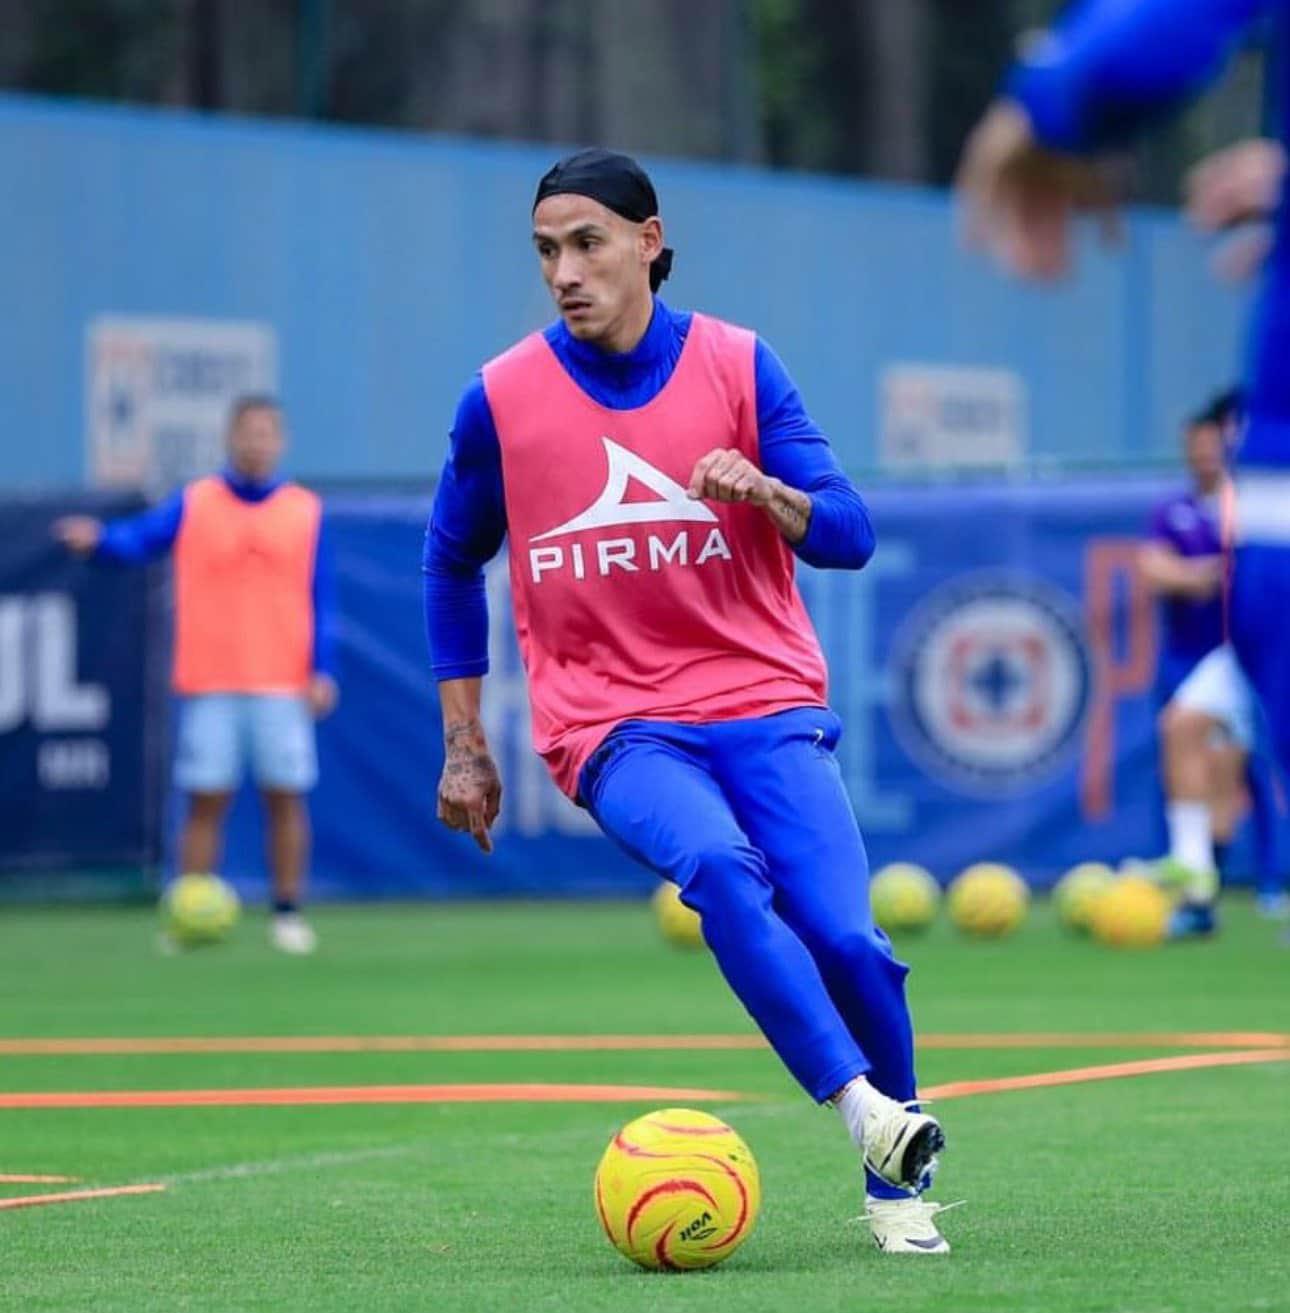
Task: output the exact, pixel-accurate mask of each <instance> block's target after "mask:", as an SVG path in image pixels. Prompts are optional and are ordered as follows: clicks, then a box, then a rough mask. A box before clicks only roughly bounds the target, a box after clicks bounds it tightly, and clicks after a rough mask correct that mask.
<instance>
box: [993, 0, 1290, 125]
mask: <svg viewBox="0 0 1290 1313" xmlns="http://www.w3.org/2000/svg"><path fill="white" fill-rule="evenodd" d="M1272 3H1273V0H1084V2H1083V3H1081V4H1076V5H1073V6H1071V7H1070V8H1069V9H1067V10H1066V11H1065V13H1064V14H1063V15H1062V18H1061V20H1060V21H1059V22H1058V23H1057V24H1056V26H1055V27H1054V28H1053V29H1052V30H1051V31H1050V32H1047V33H1045V34H1044V35H1043V36H1041V37H1040V38H1038V39H1037V40H1036V41H1035V42H1034V43H1033V44H1032V46H1031V48H1030V49H1029V50H1027V52H1026V53H1025V54H1024V55H1023V57H1022V59H1021V60H1020V61H1019V62H1018V63H1017V65H1016V66H1015V67H1014V68H1013V70H1012V72H1011V74H1010V75H1009V77H1008V80H1007V83H1006V88H1005V90H1006V92H1007V94H1008V95H1009V96H1011V97H1012V98H1013V99H1014V100H1017V101H1019V102H1020V103H1021V104H1022V105H1023V106H1024V107H1025V109H1026V112H1027V114H1028V115H1029V116H1030V121H1031V126H1032V128H1033V130H1034V133H1035V136H1036V137H1037V138H1038V140H1039V141H1041V142H1042V143H1043V144H1044V145H1047V146H1053V147H1057V148H1059V149H1064V150H1073V151H1078V150H1087V149H1094V148H1096V147H1098V146H1102V145H1105V144H1107V143H1108V142H1112V141H1115V140H1117V139H1121V138H1124V137H1127V136H1130V135H1132V134H1133V133H1134V132H1136V131H1137V130H1139V129H1140V128H1141V127H1143V126H1144V124H1145V123H1146V122H1147V120H1148V119H1150V118H1151V117H1152V116H1153V115H1154V114H1157V113H1159V112H1161V111H1165V110H1169V109H1172V108H1174V107H1176V106H1177V105H1179V104H1181V103H1182V102H1183V101H1185V100H1187V99H1189V98H1190V97H1192V96H1194V95H1196V94H1197V93H1198V92H1199V91H1200V90H1201V89H1202V88H1203V87H1204V86H1206V85H1207V84H1208V83H1209V82H1212V81H1213V80H1214V79H1215V78H1216V77H1217V76H1218V74H1219V72H1220V71H1221V70H1222V67H1223V64H1224V62H1225V60H1226V58H1227V55H1228V53H1229V51H1230V50H1231V48H1232V46H1233V44H1234V43H1235V42H1236V40H1237V39H1238V38H1239V37H1240V35H1241V33H1242V32H1243V31H1244V29H1245V28H1246V27H1247V26H1248V25H1249V24H1250V23H1251V22H1252V21H1253V20H1254V19H1255V18H1257V17H1258V16H1259V15H1260V14H1261V13H1263V12H1265V11H1267V10H1269V9H1270V8H1271V7H1272Z"/></svg>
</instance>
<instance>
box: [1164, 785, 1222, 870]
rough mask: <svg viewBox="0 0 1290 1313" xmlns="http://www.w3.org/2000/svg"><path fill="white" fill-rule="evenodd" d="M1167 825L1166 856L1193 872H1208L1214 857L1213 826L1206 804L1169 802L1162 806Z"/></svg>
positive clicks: (1213, 863) (1213, 864)
mask: <svg viewBox="0 0 1290 1313" xmlns="http://www.w3.org/2000/svg"><path fill="white" fill-rule="evenodd" d="M1165 819H1166V821H1167V822H1168V825H1169V856H1170V857H1172V858H1173V859H1174V861H1176V862H1179V863H1180V864H1181V865H1183V866H1185V867H1186V868H1187V869H1188V870H1189V871H1195V872H1196V874H1197V875H1209V873H1210V872H1211V871H1213V869H1214V867H1215V865H1216V863H1215V861H1214V830H1213V825H1212V823H1211V819H1210V814H1209V805H1208V804H1207V803H1203V802H1171V803H1170V804H1169V805H1168V806H1167V807H1166V808H1165Z"/></svg>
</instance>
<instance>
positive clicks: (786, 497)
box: [766, 479, 811, 543]
mask: <svg viewBox="0 0 1290 1313" xmlns="http://www.w3.org/2000/svg"><path fill="white" fill-rule="evenodd" d="M766 513H767V514H768V515H769V516H770V518H771V519H772V520H774V522H775V527H776V528H777V529H778V530H779V531H780V533H782V534H783V535H784V537H785V538H787V539H788V541H789V542H791V543H800V542H801V541H802V539H803V538H805V537H806V531H807V529H808V528H809V527H810V524H811V499H810V497H809V496H808V495H807V494H806V493H804V492H799V491H798V489H796V488H790V487H789V486H788V484H786V483H781V482H780V481H779V480H778V479H776V480H774V488H773V491H772V492H771V498H770V501H769V503H768V504H767V506H766Z"/></svg>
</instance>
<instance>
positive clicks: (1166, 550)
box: [1140, 390, 1285, 939]
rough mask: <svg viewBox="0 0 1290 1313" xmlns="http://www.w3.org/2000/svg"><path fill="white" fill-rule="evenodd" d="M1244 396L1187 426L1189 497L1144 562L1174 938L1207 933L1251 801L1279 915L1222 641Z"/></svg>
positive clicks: (1165, 873)
mask: <svg viewBox="0 0 1290 1313" xmlns="http://www.w3.org/2000/svg"><path fill="white" fill-rule="evenodd" d="M1240 431H1241V421H1240V412H1239V397H1238V395H1237V394H1236V393H1235V391H1232V390H1229V391H1228V392H1225V393H1223V394H1221V395H1220V396H1218V397H1215V398H1214V400H1213V401H1212V402H1210V404H1209V405H1208V406H1207V407H1206V408H1205V409H1204V410H1203V411H1201V412H1200V413H1199V414H1197V415H1196V416H1194V417H1193V418H1192V419H1191V420H1190V421H1189V422H1188V424H1187V428H1186V451H1187V463H1188V465H1189V467H1190V469H1191V472H1192V477H1193V487H1192V488H1191V489H1189V490H1187V491H1185V492H1181V493H1177V494H1175V495H1173V496H1171V497H1169V498H1167V499H1166V500H1165V501H1163V502H1162V503H1161V504H1160V505H1159V506H1158V507H1157V508H1156V510H1155V513H1154V514H1153V516H1152V521H1151V534H1150V540H1149V541H1148V543H1147V545H1146V546H1145V547H1144V549H1143V552H1142V555H1141V558H1140V560H1141V566H1142V571H1143V574H1144V576H1145V577H1146V580H1147V583H1148V585H1149V586H1151V587H1152V588H1153V589H1154V590H1155V591H1156V593H1157V594H1158V595H1159V596H1160V597H1161V599H1162V601H1163V603H1164V605H1163V607H1162V610H1161V621H1162V623H1161V631H1162V643H1161V649H1162V650H1161V656H1160V661H1159V665H1158V667H1157V687H1156V695H1157V706H1158V707H1160V708H1161V710H1160V715H1159V724H1160V743H1161V775H1162V778H1163V781H1164V786H1165V798H1166V801H1165V818H1166V822H1167V826H1168V831H1169V852H1168V855H1167V857H1166V858H1165V859H1164V860H1163V861H1161V862H1159V863H1157V865H1156V871H1157V874H1158V875H1159V877H1160V878H1161V879H1162V880H1163V881H1164V882H1165V883H1167V884H1169V885H1171V886H1173V887H1175V888H1176V889H1177V890H1178V891H1179V892H1180V893H1181V894H1182V895H1183V901H1182V902H1181V903H1180V905H1179V906H1178V908H1177V909H1176V911H1175V913H1174V916H1173V919H1172V922H1171V933H1172V936H1173V937H1174V938H1179V939H1181V938H1189V937H1193V936H1197V935H1208V934H1211V933H1212V932H1213V931H1214V930H1215V928H1216V926H1217V921H1216V913H1215V908H1214V900H1215V896H1216V895H1217V892H1218V876H1219V869H1220V866H1221V862H1220V861H1219V859H1218V856H1217V853H1218V851H1219V850H1220V849H1221V847H1222V845H1224V844H1226V842H1227V841H1228V840H1230V839H1231V837H1232V834H1233V832H1234V831H1235V829H1236V826H1237V823H1238V821H1239V820H1240V817H1241V813H1242V811H1243V809H1244V807H1245V805H1246V802H1247V794H1246V788H1245V785H1246V782H1247V781H1248V785H1249V792H1248V800H1249V801H1250V802H1252V803H1253V807H1254V828H1255V836H1256V844H1257V850H1258V851H1257V856H1256V867H1257V877H1258V880H1257V883H1258V904H1259V907H1260V909H1261V910H1263V911H1265V912H1266V913H1267V914H1269V915H1279V914H1280V911H1281V907H1282V904H1283V903H1284V901H1285V895H1284V894H1283V893H1282V891H1281V889H1280V851H1279V849H1280V828H1281V811H1282V808H1283V804H1282V802H1281V800H1280V795H1279V791H1278V789H1277V788H1276V786H1275V783H1274V770H1273V767H1272V764H1271V763H1270V762H1269V761H1268V759H1267V756H1266V745H1264V744H1263V743H1262V742H1261V738H1262V736H1261V735H1260V734H1259V724H1258V719H1259V718H1258V715H1257V710H1256V707H1255V703H1254V696H1253V693H1252V691H1251V689H1250V686H1249V682H1248V681H1247V680H1246V678H1245V674H1244V672H1243V671H1242V670H1241V666H1240V662H1239V661H1238V660H1237V658H1236V654H1235V652H1234V651H1233V650H1232V647H1231V645H1230V644H1229V643H1227V642H1226V641H1225V624H1224V620H1225V615H1224V607H1223V598H1222V596H1221V593H1222V589H1223V587H1224V585H1225V576H1226V569H1227V566H1226V558H1225V550H1226V545H1227V544H1226V542H1225V538H1226V536H1227V533H1228V532H1230V527H1229V526H1225V525H1224V524H1223V520H1224V518H1225V516H1224V504H1225V503H1226V502H1227V501H1230V496H1231V490H1230V484H1229V480H1228V477H1227V471H1226V467H1225V461H1226V456H1227V453H1228V452H1229V451H1232V450H1234V449H1235V447H1236V445H1237V442H1238V441H1239V436H1240Z"/></svg>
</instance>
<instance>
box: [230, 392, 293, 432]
mask: <svg viewBox="0 0 1290 1313" xmlns="http://www.w3.org/2000/svg"><path fill="white" fill-rule="evenodd" d="M253 410H273V411H276V412H277V413H278V414H281V413H282V405H281V403H280V402H279V401H278V399H277V397H275V396H273V395H272V394H271V393H269V392H247V393H244V394H243V395H242V396H240V397H237V398H235V399H234V401H233V404H232V405H231V406H230V407H229V408H228V431H229V432H230V433H232V431H233V430H234V429H235V428H237V426H238V425H239V424H240V423H241V422H242V417H243V416H244V415H247V414H249V413H250V412H251V411H253Z"/></svg>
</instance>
